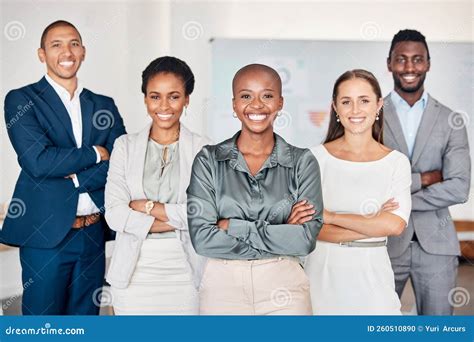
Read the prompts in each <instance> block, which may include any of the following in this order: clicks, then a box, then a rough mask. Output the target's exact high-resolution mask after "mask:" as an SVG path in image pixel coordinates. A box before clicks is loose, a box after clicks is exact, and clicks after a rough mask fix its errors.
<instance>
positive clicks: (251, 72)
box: [232, 67, 283, 133]
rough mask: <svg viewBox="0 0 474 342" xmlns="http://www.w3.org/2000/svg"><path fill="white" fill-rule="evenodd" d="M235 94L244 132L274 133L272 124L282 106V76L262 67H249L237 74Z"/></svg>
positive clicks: (235, 109)
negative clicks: (276, 75) (277, 75)
mask: <svg viewBox="0 0 474 342" xmlns="http://www.w3.org/2000/svg"><path fill="white" fill-rule="evenodd" d="M233 92H234V98H233V99H232V105H233V108H234V112H235V113H236V114H237V117H238V118H239V120H240V121H241V122H242V130H247V131H249V132H252V133H263V132H266V131H268V130H271V131H273V121H274V120H275V117H276V115H277V113H278V111H280V110H281V109H282V107H283V97H282V96H281V81H280V78H279V77H277V78H276V77H275V75H274V74H272V73H270V72H268V71H266V70H264V69H262V68H258V67H257V68H250V69H248V70H246V71H244V72H242V73H240V74H237V76H236V78H235V79H234V82H233Z"/></svg>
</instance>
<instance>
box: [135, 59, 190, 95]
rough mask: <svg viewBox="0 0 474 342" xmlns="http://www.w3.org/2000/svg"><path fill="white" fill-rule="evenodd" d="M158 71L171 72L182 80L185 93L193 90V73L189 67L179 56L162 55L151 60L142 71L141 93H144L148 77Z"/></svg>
mask: <svg viewBox="0 0 474 342" xmlns="http://www.w3.org/2000/svg"><path fill="white" fill-rule="evenodd" d="M160 73H172V74H174V75H176V76H178V77H179V78H181V79H182V80H183V83H184V89H185V95H186V96H189V95H191V93H192V92H193V90H194V74H193V72H192V71H191V68H190V67H189V66H188V65H187V64H186V62H184V61H182V60H181V59H179V58H176V57H171V56H164V57H159V58H157V59H155V60H154V61H152V62H151V63H150V64H148V66H147V67H146V69H145V70H143V73H142V93H143V94H145V95H146V87H147V85H148V82H149V81H150V79H151V78H152V77H154V76H156V75H158V74H160Z"/></svg>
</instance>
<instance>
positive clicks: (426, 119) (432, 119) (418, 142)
mask: <svg viewBox="0 0 474 342" xmlns="http://www.w3.org/2000/svg"><path fill="white" fill-rule="evenodd" d="M440 111H441V108H440V106H439V105H438V103H437V102H436V101H435V100H433V98H432V97H431V96H429V95H428V103H427V105H426V108H425V111H424V112H423V117H422V118H421V122H420V127H419V128H418V132H417V134H416V139H415V146H414V147H413V156H412V158H411V163H412V165H414V164H415V163H416V161H417V160H418V158H419V157H420V155H421V152H423V149H424V147H425V145H426V142H427V141H428V139H429V138H430V135H431V131H432V130H433V127H434V125H435V124H436V121H437V120H438V115H439V113H440Z"/></svg>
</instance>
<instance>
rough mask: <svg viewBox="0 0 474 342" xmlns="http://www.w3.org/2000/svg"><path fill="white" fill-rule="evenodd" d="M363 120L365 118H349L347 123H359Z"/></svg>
mask: <svg viewBox="0 0 474 342" xmlns="http://www.w3.org/2000/svg"><path fill="white" fill-rule="evenodd" d="M364 120H365V118H349V121H350V122H352V123H361V122H363V121H364Z"/></svg>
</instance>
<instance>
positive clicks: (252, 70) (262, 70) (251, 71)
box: [232, 64, 282, 96]
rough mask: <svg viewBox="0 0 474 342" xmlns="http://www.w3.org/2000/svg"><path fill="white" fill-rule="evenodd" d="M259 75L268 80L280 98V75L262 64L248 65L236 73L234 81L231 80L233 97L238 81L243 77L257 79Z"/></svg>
mask: <svg viewBox="0 0 474 342" xmlns="http://www.w3.org/2000/svg"><path fill="white" fill-rule="evenodd" d="M259 75H264V76H265V77H266V78H269V79H270V81H271V83H272V84H273V86H274V88H275V90H276V91H278V92H279V95H280V96H281V93H282V86H281V78H280V75H278V72H276V70H275V69H273V68H270V67H269V66H267V65H264V64H249V65H246V66H244V67H243V68H241V69H240V70H239V71H237V72H236V74H235V76H234V79H233V80H232V93H233V94H234V96H235V92H236V91H237V89H236V86H237V84H238V82H239V80H241V79H242V78H244V77H258V76H259Z"/></svg>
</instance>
